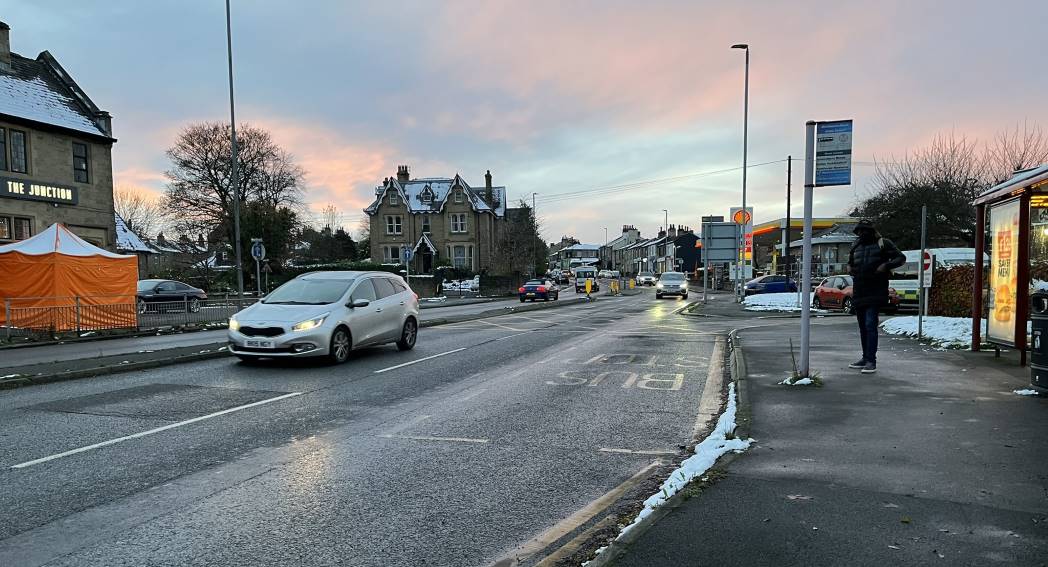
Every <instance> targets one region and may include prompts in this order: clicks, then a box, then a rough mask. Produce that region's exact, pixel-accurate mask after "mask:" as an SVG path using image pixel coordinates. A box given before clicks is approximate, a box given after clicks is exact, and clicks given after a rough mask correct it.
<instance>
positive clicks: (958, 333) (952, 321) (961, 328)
mask: <svg viewBox="0 0 1048 567" xmlns="http://www.w3.org/2000/svg"><path fill="white" fill-rule="evenodd" d="M918 319H919V318H918V317H917V316H916V315H910V316H907V317H892V318H891V319H888V320H887V321H884V322H883V323H881V328H882V329H884V332H885V333H888V334H890V335H904V336H907V337H916V336H917V320H918ZM985 329H986V321H983V334H984V336H985ZM923 331H924V338H926V339H928V340H930V341H931V342H933V343H936V344H939V345H941V346H944V347H950V348H969V349H970V348H971V347H972V319H971V317H937V316H929V317H925V318H924V329H923Z"/></svg>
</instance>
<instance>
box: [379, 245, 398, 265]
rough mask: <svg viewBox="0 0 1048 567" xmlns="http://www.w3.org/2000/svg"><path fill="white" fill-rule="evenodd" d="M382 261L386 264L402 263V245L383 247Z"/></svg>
mask: <svg viewBox="0 0 1048 567" xmlns="http://www.w3.org/2000/svg"><path fill="white" fill-rule="evenodd" d="M382 261H383V262H384V263H386V264H399V263H400V246H385V247H383V248H382Z"/></svg>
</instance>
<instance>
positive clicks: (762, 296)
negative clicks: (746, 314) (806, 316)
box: [742, 292, 816, 311]
mask: <svg viewBox="0 0 1048 567" xmlns="http://www.w3.org/2000/svg"><path fill="white" fill-rule="evenodd" d="M811 295H812V296H814V295H815V294H814V292H813V293H812V294H811ZM799 297H800V294H797V293H792V292H791V293H758V294H756V295H749V296H746V299H744V300H743V301H742V304H743V305H744V306H745V307H744V308H745V309H746V311H800V310H801V306H800V303H798V301H797V298H799ZM808 301H809V303H808V305H811V303H810V302H811V298H810V297H809V298H808ZM812 311H816V310H815V309H812Z"/></svg>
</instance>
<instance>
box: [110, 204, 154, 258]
mask: <svg viewBox="0 0 1048 567" xmlns="http://www.w3.org/2000/svg"><path fill="white" fill-rule="evenodd" d="M113 216H115V217H116V249H117V250H120V251H122V252H156V251H155V250H153V249H152V248H150V247H149V245H148V244H146V243H145V242H143V241H142V239H141V238H139V237H138V235H137V234H135V233H134V232H132V231H131V229H130V228H128V226H127V223H126V222H124V219H123V218H121V217H120V215H119V214H116V213H114V215H113Z"/></svg>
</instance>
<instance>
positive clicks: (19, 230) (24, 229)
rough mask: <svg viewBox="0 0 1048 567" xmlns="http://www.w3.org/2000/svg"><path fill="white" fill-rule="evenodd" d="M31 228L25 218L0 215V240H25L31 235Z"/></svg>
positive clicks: (30, 223) (30, 222)
mask: <svg viewBox="0 0 1048 567" xmlns="http://www.w3.org/2000/svg"><path fill="white" fill-rule="evenodd" d="M32 228H33V223H32V221H30V220H29V219H27V218H20V217H0V240H25V239H26V238H29V237H30V236H32V232H33V231H32Z"/></svg>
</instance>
